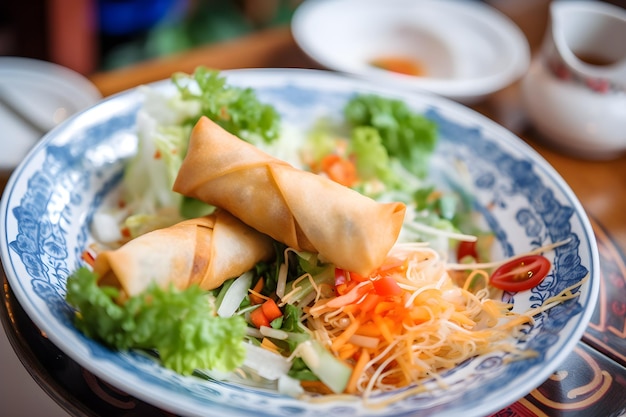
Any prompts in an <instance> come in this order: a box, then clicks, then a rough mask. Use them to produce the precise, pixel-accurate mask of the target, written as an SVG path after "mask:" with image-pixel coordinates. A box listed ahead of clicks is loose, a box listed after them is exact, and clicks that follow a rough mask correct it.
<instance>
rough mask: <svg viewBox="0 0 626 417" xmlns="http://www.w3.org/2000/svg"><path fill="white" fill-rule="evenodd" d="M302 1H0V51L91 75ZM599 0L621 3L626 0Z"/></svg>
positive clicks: (214, 36) (518, 6)
mask: <svg viewBox="0 0 626 417" xmlns="http://www.w3.org/2000/svg"><path fill="white" fill-rule="evenodd" d="M302 1H304V0H28V1H13V0H0V56H1V55H7V56H23V57H29V58H37V59H42V60H45V61H50V62H54V63H57V64H60V65H63V66H66V67H68V68H71V69H73V70H74V71H77V72H79V73H81V74H83V75H90V74H93V73H95V72H99V71H106V70H110V69H116V68H120V67H124V66H127V65H131V64H133V63H137V62H139V61H142V60H146V59H151V58H156V57H160V56H165V55H169V54H173V53H176V52H180V51H184V50H187V49H189V48H193V47H197V46H200V45H207V44H210V43H215V42H219V41H224V40H228V39H232V38H236V37H239V36H243V35H246V34H248V33H250V32H253V31H256V30H262V29H265V28H268V27H272V26H280V25H283V26H284V25H288V24H289V22H290V19H291V16H292V14H293V12H294V10H295V9H296V7H297V6H298V5H299V4H300V3H301V2H302ZM467 1H471V0H467ZM485 1H486V2H487V3H489V4H491V5H492V6H494V7H496V8H498V9H500V10H501V11H503V12H505V14H509V15H514V14H516V13H517V14H519V13H524V10H529V11H530V10H537V6H538V5H542V6H544V9H545V10H547V7H548V5H549V3H550V2H551V0H523V1H522V0H485ZM603 1H606V2H608V3H613V4H618V5H620V6H622V7H626V0H603ZM545 23H546V22H545V15H537V19H536V21H535V22H534V24H536V25H545ZM521 29H522V30H523V31H524V32H525V33H530V32H531V31H526V30H525V28H524V27H522V28H521ZM532 33H540V32H538V31H536V30H534V31H532ZM529 42H530V44H531V46H535V45H537V44H538V43H539V42H540V39H529Z"/></svg>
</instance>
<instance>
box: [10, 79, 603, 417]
mask: <svg viewBox="0 0 626 417" xmlns="http://www.w3.org/2000/svg"><path fill="white" fill-rule="evenodd" d="M224 74H225V75H226V76H227V77H228V81H229V82H230V83H232V84H233V85H239V86H242V87H251V88H254V89H255V91H256V92H257V94H258V96H259V98H260V99H261V100H262V101H264V102H267V103H271V104H272V105H274V106H275V108H276V109H277V111H278V112H279V113H280V114H281V115H282V119H283V121H284V122H285V123H288V124H290V126H291V128H294V129H301V130H305V129H309V128H311V126H312V125H313V123H314V122H315V121H316V120H318V118H319V117H331V118H332V117H335V118H336V117H341V114H342V110H341V109H342V108H343V106H344V105H345V103H346V102H347V100H349V99H350V98H351V97H352V96H353V95H354V94H355V93H375V94H380V95H384V96H388V97H393V98H399V99H402V100H404V101H405V102H406V103H407V105H408V106H409V107H410V108H412V109H414V110H415V111H419V112H421V113H423V114H425V115H426V117H428V118H430V119H432V120H433V121H435V122H436V123H437V125H438V129H439V142H438V148H437V150H436V153H435V157H434V161H433V168H434V172H433V175H434V177H436V178H440V179H441V181H442V182H443V183H442V184H441V186H444V187H445V186H454V185H458V181H463V182H464V184H465V183H466V184H468V185H469V184H471V188H472V194H473V197H474V198H475V207H476V209H477V210H478V211H480V213H481V214H482V216H483V217H484V218H485V222H486V224H487V226H488V227H489V228H490V229H491V230H492V231H493V233H494V234H495V236H496V239H497V242H496V244H495V245H494V257H496V258H501V257H505V256H509V255H512V254H519V253H524V252H527V251H528V250H531V249H533V248H537V247H538V246H543V245H544V244H548V243H551V242H555V241H561V240H564V239H568V238H569V243H567V244H566V245H563V246H560V247H559V248H557V249H556V250H554V251H551V252H550V253H549V254H547V256H550V258H551V261H552V263H553V265H554V267H553V268H552V270H551V271H550V273H549V275H548V277H546V279H545V280H544V281H543V283H542V284H541V285H540V286H538V287H536V288H534V289H532V290H529V291H523V292H519V293H515V294H508V295H506V297H505V299H506V301H508V302H511V303H512V304H513V305H514V308H515V311H518V312H523V311H526V310H528V309H529V308H531V307H533V306H537V305H540V304H541V303H542V302H543V301H545V300H546V299H548V298H550V297H552V296H554V295H556V294H558V293H559V292H561V291H562V290H563V289H564V288H567V287H569V286H571V285H574V284H577V283H579V282H580V281H581V280H582V279H583V278H584V277H585V276H587V275H589V279H588V280H587V281H586V282H584V283H583V284H582V286H581V287H580V289H579V297H577V298H576V299H573V300H570V301H567V302H564V303H562V304H559V305H558V306H556V307H553V308H552V309H550V310H549V311H547V312H544V313H542V314H540V315H538V316H536V320H535V323H534V324H533V325H532V326H529V327H528V328H527V329H525V330H524V331H525V332H526V335H525V337H524V338H523V339H520V340H519V341H516V342H515V343H516V344H517V345H518V346H519V347H520V348H525V349H532V350H534V351H536V352H537V354H538V356H537V357H535V358H533V359H529V360H523V361H513V362H508V361H507V360H506V359H507V354H506V353H504V352H493V353H489V354H486V355H482V356H479V357H476V358H473V359H471V360H468V361H466V362H464V363H463V364H461V365H460V366H458V367H457V368H455V369H453V370H451V371H449V372H446V373H445V374H442V376H441V378H442V380H441V381H442V382H444V383H446V384H448V387H447V388H443V387H442V386H441V385H439V384H438V383H437V382H436V381H430V382H428V383H427V385H426V386H427V387H429V388H431V389H430V390H429V391H427V392H424V393H422V394H417V395H413V396H411V397H409V398H406V399H403V400H401V401H398V402H396V403H394V404H392V405H390V406H388V407H385V408H383V409H370V408H366V407H365V406H363V405H362V404H361V403H360V402H357V401H349V400H345V401H342V400H337V401H329V402H318V403H309V402H304V401H300V400H297V399H294V398H291V397H286V396H281V395H278V394H276V393H272V392H268V391H265V390H262V389H258V388H250V387H243V386H241V385H238V384H234V383H228V382H216V381H206V380H203V379H200V378H197V377H184V376H181V375H179V374H176V373H174V372H172V371H170V370H168V369H165V368H163V367H162V366H160V365H159V364H158V363H157V362H155V361H153V360H151V359H149V358H147V357H146V355H142V354H139V353H136V352H114V351H111V350H110V349H108V348H106V347H105V346H103V345H102V344H100V343H98V342H96V341H94V340H91V339H89V338H86V337H85V336H84V335H83V334H82V333H80V332H79V331H78V330H77V329H76V328H75V327H74V325H73V323H72V315H73V310H72V309H71V308H70V306H69V305H68V304H67V303H66V301H65V299H64V294H65V282H66V277H67V276H68V274H69V273H70V272H71V271H73V270H75V268H77V267H78V266H79V265H81V264H82V262H83V261H82V260H81V253H82V251H83V250H84V248H85V247H86V246H87V245H88V244H89V243H91V242H92V241H93V237H92V235H91V233H90V228H89V223H90V219H91V218H92V217H93V214H94V212H95V211H96V210H98V208H99V207H100V206H102V205H104V204H112V201H111V200H114V198H115V196H116V194H115V193H116V191H119V183H120V175H121V172H122V169H123V166H124V164H125V160H126V159H127V158H129V157H130V156H131V155H132V154H133V152H134V151H135V150H136V143H137V131H136V116H137V111H138V109H139V108H140V107H141V105H142V101H143V100H144V95H143V94H142V93H141V92H140V90H138V89H133V90H130V91H127V92H124V93H121V94H118V95H115V96H113V97H110V98H109V99H107V100H104V101H103V102H101V103H99V104H98V105H96V106H95V107H92V108H90V109H88V110H86V111H84V112H83V113H81V114H79V115H77V116H75V117H73V118H71V119H69V120H68V121H67V122H65V123H64V124H63V125H62V126H59V127H58V128H57V129H54V130H53V131H52V132H50V134H49V135H47V136H46V137H45V138H44V139H43V140H42V141H41V142H40V143H39V144H38V145H37V146H36V147H35V148H34V149H33V150H32V151H31V152H30V153H29V155H28V156H27V158H26V159H25V160H24V162H23V163H22V164H20V166H19V167H18V168H17V169H16V170H15V171H14V173H13V175H12V177H11V179H10V181H9V183H8V184H7V187H6V189H5V193H4V195H3V197H2V200H1V202H0V219H2V220H1V221H0V255H1V256H2V263H3V265H4V267H5V270H6V274H7V278H8V281H9V284H10V286H11V289H12V290H13V292H14V293H15V296H16V299H17V300H18V301H19V302H20V304H21V305H22V307H23V308H24V310H25V311H26V313H27V314H28V315H29V317H30V318H31V319H32V320H33V322H34V323H35V324H36V325H37V326H38V327H39V328H40V329H41V330H42V331H43V332H45V333H46V335H47V336H48V337H49V338H50V340H51V341H52V342H53V343H55V344H56V345H57V346H58V347H59V348H60V349H61V350H62V351H64V352H65V353H66V354H67V355H68V356H70V357H71V358H72V359H74V360H75V361H76V362H77V363H79V364H80V365H81V366H83V367H85V368H86V369H87V370H89V371H90V372H92V373H93V374H94V375H96V376H98V377H100V378H102V379H103V380H104V381H106V382H108V383H109V384H111V385H113V386H114V387H116V388H118V389H121V390H123V391H125V392H127V393H129V394H131V395H134V396H135V397H137V398H139V399H142V400H144V401H146V402H149V403H151V404H153V405H155V406H157V407H161V408H163V409H166V410H168V411H170V412H172V413H175V414H177V415H184V416H198V417H199V416H206V415H207V414H211V415H220V416H229V417H246V416H250V415H255V416H258V417H280V416H283V417H288V416H299V417H312V416H328V415H331V416H337V417H354V416H370V417H373V416H376V417H382V416H387V417H391V416H395V417H398V416H408V415H435V414H436V415H437V416H438V417H444V416H446V417H451V416H458V415H463V416H465V417H477V416H484V415H489V414H491V413H494V412H496V411H498V410H500V409H502V408H504V407H506V406H508V405H509V404H512V403H514V402H515V401H516V400H518V399H519V398H521V397H523V396H524V395H526V394H528V393H529V392H530V391H532V390H533V389H534V388H535V387H537V386H539V385H540V384H542V383H543V382H544V381H545V380H546V379H547V378H548V377H549V376H550V375H551V374H552V372H554V370H555V369H556V368H557V367H558V366H559V364H560V363H561V361H563V360H564V359H565V358H566V357H567V356H568V355H569V353H570V352H571V351H572V349H574V347H575V346H576V344H577V343H578V341H579V340H580V338H581V336H582V334H583V332H584V331H585V329H586V327H587V325H588V323H589V320H590V318H591V316H592V314H593V311H594V308H595V303H596V298H597V295H598V291H599V287H600V272H599V266H598V252H597V246H596V242H595V238H594V234H593V230H592V228H591V225H590V223H589V220H588V218H587V216H586V214H585V212H584V210H583V208H582V207H581V205H580V203H579V202H578V200H577V199H576V197H575V195H574V194H573V192H572V191H571V190H570V189H569V187H568V186H567V184H565V182H564V181H563V179H562V178H561V177H559V175H558V174H557V172H556V171H555V170H554V169H553V168H552V167H550V166H549V165H548V164H547V162H546V161H545V160H543V159H542V158H541V156H539V155H538V154H537V153H536V152H535V151H533V150H532V148H530V147H529V146H528V145H527V144H526V143H524V142H523V141H522V140H520V139H519V138H517V137H516V136H515V135H513V134H512V133H511V132H509V131H507V130H506V129H504V128H503V127H501V126H499V125H497V124H495V123H494V122H492V121H490V120H489V119H487V118H485V117H483V116H481V115H479V114H478V113H476V112H474V111H472V110H470V109H468V108H466V107H464V106H462V105H460V104H458V103H454V102H451V101H450V100H446V99H443V98H441V97H436V96H433V95H428V94H419V93H415V92H402V91H398V90H392V89H388V88H380V86H378V87H377V86H375V85H372V84H371V83H367V82H363V81H362V80H355V79H350V78H347V77H343V76H339V75H337V74H333V73H329V72H328V71H311V70H309V71H307V70H270V69H268V70H237V71H228V72H224ZM153 86H154V88H156V89H159V90H160V91H164V92H167V91H170V92H172V91H173V89H174V87H173V85H172V83H171V82H169V81H165V82H161V83H157V84H154V85H153ZM456 164H463V165H466V166H467V168H468V170H467V174H466V176H462V178H461V176H460V175H459V174H456V173H455V172H453V171H454V170H453V169H452V168H451V167H453V166H455V165H456ZM455 174H456V175H455ZM384 395H385V394H382V396H383V397H384ZM375 398H380V397H378V396H375Z"/></svg>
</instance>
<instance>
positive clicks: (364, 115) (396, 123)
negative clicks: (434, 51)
mask: <svg viewBox="0 0 626 417" xmlns="http://www.w3.org/2000/svg"><path fill="white" fill-rule="evenodd" d="M344 114H345V117H346V120H347V121H348V122H349V123H350V124H351V125H352V126H372V127H374V128H376V129H377V130H378V132H379V133H380V137H381V139H382V143H383V145H384V146H385V148H386V149H387V152H388V154H389V156H390V157H394V158H397V159H398V160H399V161H400V162H401V163H402V165H404V167H405V168H406V169H407V170H409V171H410V172H412V173H413V174H415V175H417V176H418V177H420V178H425V177H426V175H427V174H428V170H429V160H430V157H431V155H432V153H433V152H434V150H435V146H436V144H437V125H436V123H435V122H433V121H432V120H429V119H428V118H426V117H425V116H424V115H422V114H420V113H416V112H414V111H412V110H411V109H410V108H409V107H408V106H407V105H406V103H404V102H403V101H400V100H395V99H389V98H385V97H381V96H377V95H373V94H360V95H356V96H354V97H353V98H352V99H351V100H350V101H349V102H348V103H347V104H346V107H345V108H344Z"/></svg>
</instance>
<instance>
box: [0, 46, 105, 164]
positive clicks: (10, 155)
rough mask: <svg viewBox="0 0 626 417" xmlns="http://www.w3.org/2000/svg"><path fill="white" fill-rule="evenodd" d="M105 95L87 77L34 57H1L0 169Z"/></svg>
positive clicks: (15, 161) (19, 158)
mask: <svg viewBox="0 0 626 417" xmlns="http://www.w3.org/2000/svg"><path fill="white" fill-rule="evenodd" d="M101 98H102V96H101V94H100V92H99V91H98V89H97V88H96V87H95V86H94V85H93V84H92V83H91V82H90V81H89V80H88V79H87V78H85V77H83V76H82V75H80V74H78V73H77V72H75V71H72V70H70V69H69V68H65V67H63V66H60V65H57V64H54V63H51V62H47V61H41V60H37V59H31V58H22V57H7V56H3V57H0V126H2V129H0V149H2V152H0V171H10V170H11V169H13V168H14V167H16V166H17V165H18V164H19V163H20V162H21V160H22V159H23V158H24V157H25V156H26V154H27V153H28V151H30V149H31V148H32V147H33V145H34V144H35V143H36V142H37V141H38V140H39V139H41V138H42V136H43V135H44V134H45V133H47V132H48V131H50V130H51V129H53V128H54V127H55V126H56V125H58V124H59V123H60V122H62V121H64V120H65V119H66V118H67V117H69V116H71V115H72V114H74V113H77V112H78V111H80V110H83V109H86V108H87V107H90V106H91V105H93V104H95V103H96V102H98V100H100V99H101Z"/></svg>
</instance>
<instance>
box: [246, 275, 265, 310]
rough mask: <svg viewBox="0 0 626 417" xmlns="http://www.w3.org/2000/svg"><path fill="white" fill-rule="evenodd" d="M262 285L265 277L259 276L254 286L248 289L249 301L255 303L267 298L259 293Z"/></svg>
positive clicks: (260, 302)
mask: <svg viewBox="0 0 626 417" xmlns="http://www.w3.org/2000/svg"><path fill="white" fill-rule="evenodd" d="M264 285H265V278H263V277H261V278H259V280H258V281H257V282H256V284H254V287H253V288H251V289H249V290H248V291H249V292H250V302H251V303H252V304H255V305H256V304H262V303H263V302H264V301H265V300H267V299H268V297H266V296H264V295H263V294H261V291H262V290H263V286H264Z"/></svg>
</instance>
